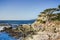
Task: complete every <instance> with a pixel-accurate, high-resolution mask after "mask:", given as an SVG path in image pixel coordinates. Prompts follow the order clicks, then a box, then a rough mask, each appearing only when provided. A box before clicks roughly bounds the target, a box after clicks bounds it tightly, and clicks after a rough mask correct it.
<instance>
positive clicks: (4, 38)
mask: <svg viewBox="0 0 60 40" xmlns="http://www.w3.org/2000/svg"><path fill="white" fill-rule="evenodd" d="M34 21H35V20H0V24H1V23H5V24H6V23H7V24H11V25H12V24H17V25H19V24H32V23H33V22H34ZM0 40H17V39H15V38H13V37H11V36H9V34H8V33H6V32H0Z"/></svg>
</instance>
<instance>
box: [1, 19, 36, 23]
mask: <svg viewBox="0 0 60 40" xmlns="http://www.w3.org/2000/svg"><path fill="white" fill-rule="evenodd" d="M34 21H35V20H0V23H8V24H31V23H33V22H34Z"/></svg>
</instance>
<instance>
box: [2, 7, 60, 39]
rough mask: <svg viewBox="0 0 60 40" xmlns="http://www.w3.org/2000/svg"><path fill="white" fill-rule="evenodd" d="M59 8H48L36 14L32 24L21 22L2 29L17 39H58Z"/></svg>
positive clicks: (59, 24)
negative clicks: (13, 26) (15, 25)
mask: <svg viewBox="0 0 60 40" xmlns="http://www.w3.org/2000/svg"><path fill="white" fill-rule="evenodd" d="M55 11H60V8H49V9H46V10H44V11H43V12H41V13H40V15H38V18H37V19H36V21H35V22H34V23H33V24H31V25H30V24H22V25H19V26H17V27H16V28H12V27H4V29H3V30H2V32H3V31H5V32H7V33H9V34H10V36H13V37H15V38H17V40H60V13H53V12H55Z"/></svg>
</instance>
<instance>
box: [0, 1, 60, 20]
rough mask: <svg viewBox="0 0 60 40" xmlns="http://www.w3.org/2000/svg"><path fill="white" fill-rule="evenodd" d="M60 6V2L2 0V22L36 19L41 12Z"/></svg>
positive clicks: (0, 12)
mask: <svg viewBox="0 0 60 40" xmlns="http://www.w3.org/2000/svg"><path fill="white" fill-rule="evenodd" d="M58 5H60V0H0V20H31V19H36V18H37V17H38V15H39V14H40V12H42V11H44V10H45V9H47V8H55V7H57V6H58Z"/></svg>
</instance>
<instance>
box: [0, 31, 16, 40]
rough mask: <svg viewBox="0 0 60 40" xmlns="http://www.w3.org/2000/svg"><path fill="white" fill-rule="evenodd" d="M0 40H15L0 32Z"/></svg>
mask: <svg viewBox="0 0 60 40" xmlns="http://www.w3.org/2000/svg"><path fill="white" fill-rule="evenodd" d="M0 40H16V39H15V38H13V37H11V36H9V34H8V33H6V32H0Z"/></svg>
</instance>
